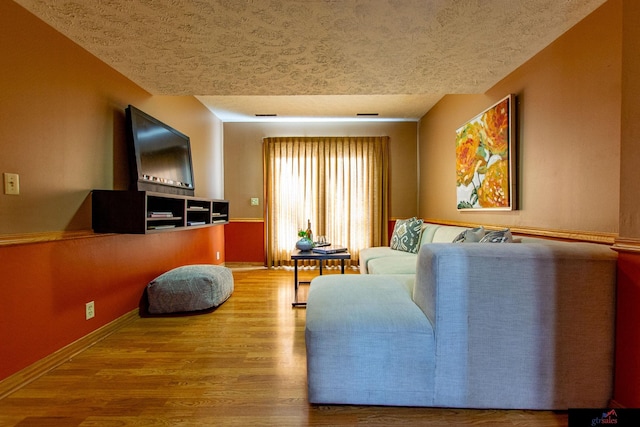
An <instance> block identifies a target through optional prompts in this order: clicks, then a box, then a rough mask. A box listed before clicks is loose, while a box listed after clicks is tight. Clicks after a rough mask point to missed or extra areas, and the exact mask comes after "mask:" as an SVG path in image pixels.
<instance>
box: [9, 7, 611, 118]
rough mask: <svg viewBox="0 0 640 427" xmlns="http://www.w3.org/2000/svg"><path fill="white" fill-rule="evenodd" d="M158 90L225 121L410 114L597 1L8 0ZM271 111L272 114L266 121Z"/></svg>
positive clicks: (546, 36)
mask: <svg viewBox="0 0 640 427" xmlns="http://www.w3.org/2000/svg"><path fill="white" fill-rule="evenodd" d="M14 1H15V2H16V3H18V4H20V5H22V6H23V7H25V8H26V9H28V10H29V11H31V12H32V13H34V14H35V15H36V16H38V17H40V18H41V19H42V20H44V21H45V22H47V23H48V24H49V25H51V26H52V27H53V28H55V29H57V30H58V31H60V32H61V33H62V34H64V35H66V36H67V37H69V38H70V39H71V40H73V41H74V42H76V43H77V44H79V45H80V46H82V47H83V48H84V49H86V50H88V51H89V52H91V53H92V54H94V55H95V56H97V57H98V58H100V59H101V60H102V61H104V62H106V63H107V64H109V65H110V66H112V67H113V68H114V69H116V70H118V71H119V72H120V73H122V74H123V75H125V76H126V77H128V78H129V79H131V80H132V81H134V82H135V83H137V84H138V85H140V86H141V87H143V88H144V89H146V90H147V91H149V92H150V93H152V94H155V95H194V96H197V97H198V99H199V100H200V101H201V102H202V103H203V104H205V105H206V106H207V107H208V108H210V109H211V110H212V111H213V112H214V113H215V114H216V115H217V116H218V117H220V119H222V120H223V121H248V120H256V117H255V114H277V115H278V118H279V119H284V118H296V117H297V118H320V117H328V118H332V119H340V118H343V119H355V117H356V114H357V113H379V116H378V117H379V118H380V119H387V120H392V119H401V120H418V119H419V118H420V117H421V116H423V115H424V114H425V113H426V112H427V111H428V110H429V109H430V108H431V107H432V106H433V105H434V104H435V103H436V102H437V101H438V100H439V99H440V98H441V97H442V96H444V95H446V94H461V93H483V92H485V91H486V90H487V89H489V88H490V87H491V86H493V85H494V84H496V83H497V82H498V81H500V80H501V79H502V78H503V77H504V76H506V75H507V74H509V73H510V72H512V71H513V70H514V69H516V68H517V67H518V66H520V65H521V64H523V63H524V62H525V61H526V60H528V59H529V58H531V57H532V56H533V55H535V54H536V53H537V52H539V51H540V50H542V49H543V48H544V47H546V46H547V45H549V43H551V42H552V41H553V40H555V39H556V38H557V37H559V36H560V35H561V34H562V33H564V32H565V31H566V30H568V29H569V28H571V27H572V26H573V25H575V24H576V23H577V22H578V21H580V20H581V19H582V18H584V17H585V16H586V15H588V14H589V13H591V12H592V11H593V10H595V9H596V8H597V7H598V6H600V5H601V4H602V3H604V2H605V0H100V1H96V0H91V1H87V0H14ZM269 120H274V119H273V118H269Z"/></svg>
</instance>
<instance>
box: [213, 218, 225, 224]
mask: <svg viewBox="0 0 640 427" xmlns="http://www.w3.org/2000/svg"><path fill="white" fill-rule="evenodd" d="M222 222H227V220H226V219H216V220H214V221H213V223H214V224H220V223H222Z"/></svg>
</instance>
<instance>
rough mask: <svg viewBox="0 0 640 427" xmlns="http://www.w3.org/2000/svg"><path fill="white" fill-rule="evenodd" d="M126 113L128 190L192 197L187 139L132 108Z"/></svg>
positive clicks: (189, 147)
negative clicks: (129, 180) (129, 177)
mask: <svg viewBox="0 0 640 427" xmlns="http://www.w3.org/2000/svg"><path fill="white" fill-rule="evenodd" d="M125 112H126V120H127V124H126V126H127V143H128V145H129V147H128V150H129V168H130V176H131V185H130V187H131V189H132V190H139V191H142V190H145V191H156V192H160V193H169V194H180V195H187V196H193V195H194V189H195V185H194V182H193V164H192V161H191V142H190V140H189V137H188V136H187V135H185V134H183V133H182V132H179V131H177V130H176V129H174V128H172V127H171V126H169V125H167V124H165V123H162V122H161V121H160V120H158V119H156V118H154V117H151V116H150V115H148V114H147V113H145V112H143V111H141V110H139V109H137V108H136V107H134V106H132V105H129V106H128V107H127V108H126V109H125Z"/></svg>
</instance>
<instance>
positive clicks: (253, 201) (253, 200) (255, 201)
mask: <svg viewBox="0 0 640 427" xmlns="http://www.w3.org/2000/svg"><path fill="white" fill-rule="evenodd" d="M259 204H260V199H258V198H257V197H252V198H251V206H258V205H259Z"/></svg>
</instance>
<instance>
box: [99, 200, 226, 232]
mask: <svg viewBox="0 0 640 427" xmlns="http://www.w3.org/2000/svg"><path fill="white" fill-rule="evenodd" d="M91 209H92V214H91V216H92V224H93V225H92V227H93V231H94V232H96V233H130V234H147V233H159V232H163V231H175V230H187V229H191V228H196V227H210V226H212V225H219V224H227V223H228V222H229V202H228V201H227V200H215V199H204V198H201V197H192V196H183V195H175V194H166V193H156V192H151V191H126V190H93V192H92V195H91Z"/></svg>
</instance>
